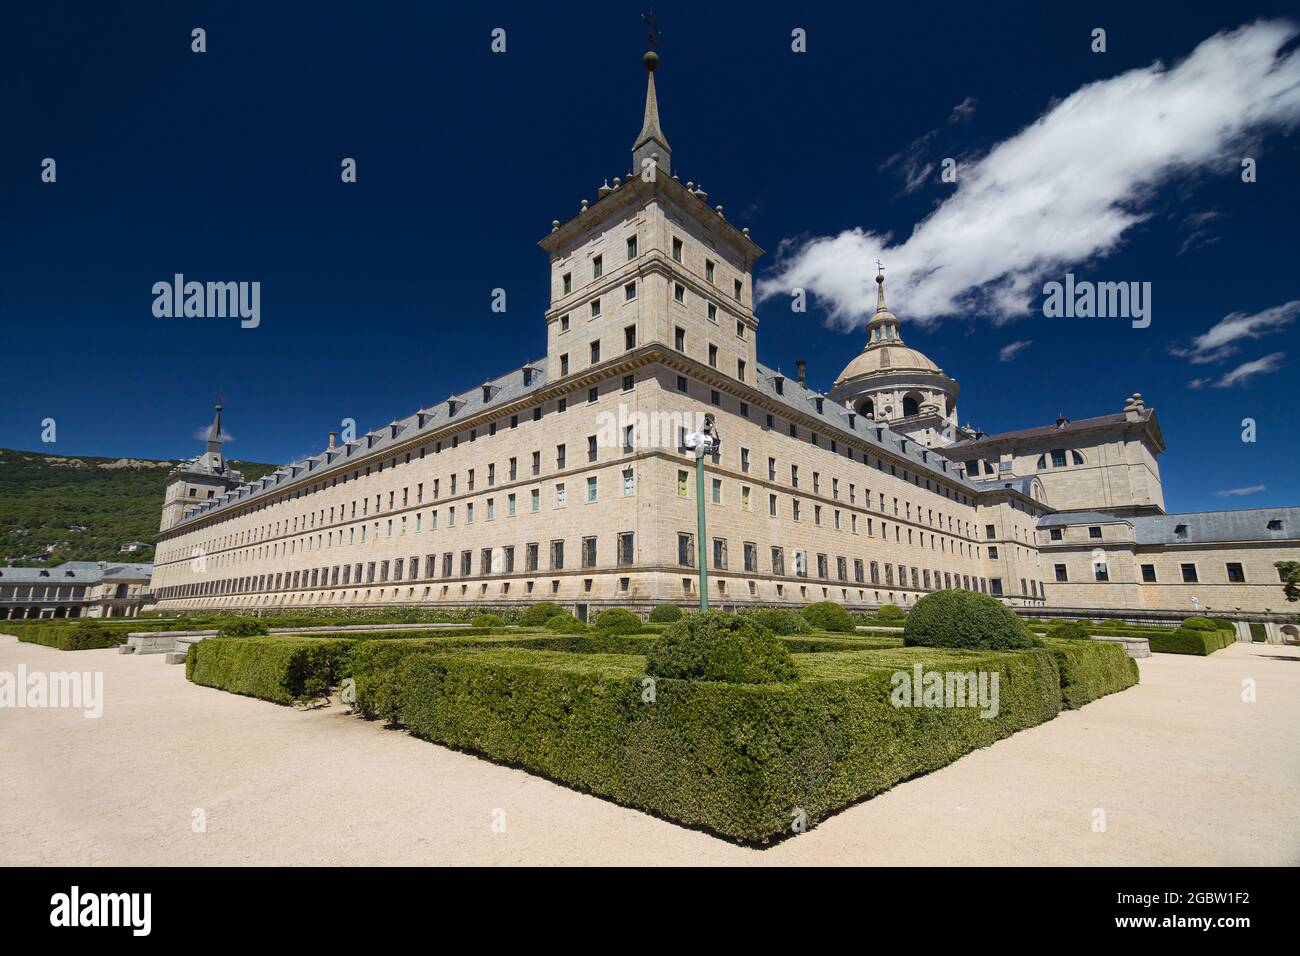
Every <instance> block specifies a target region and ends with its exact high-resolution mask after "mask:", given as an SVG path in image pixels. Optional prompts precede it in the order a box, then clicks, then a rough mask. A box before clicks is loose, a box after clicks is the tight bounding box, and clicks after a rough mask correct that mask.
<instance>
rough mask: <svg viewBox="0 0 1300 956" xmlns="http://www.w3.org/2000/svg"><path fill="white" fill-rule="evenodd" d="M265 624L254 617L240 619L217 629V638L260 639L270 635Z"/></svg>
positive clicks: (228, 622)
mask: <svg viewBox="0 0 1300 956" xmlns="http://www.w3.org/2000/svg"><path fill="white" fill-rule="evenodd" d="M269 633H270V630H269V629H268V628H267V626H266V625H265V624H263V623H262V622H261V621H259V620H257V618H253V617H240V618H236V619H235V620H233V621H227V622H225V623H224V624H222V625H221V626H220V627H218V628H217V637H260V636H262V635H263V634H269Z"/></svg>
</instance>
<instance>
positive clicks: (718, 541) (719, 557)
mask: <svg viewBox="0 0 1300 956" xmlns="http://www.w3.org/2000/svg"><path fill="white" fill-rule="evenodd" d="M713 566H714V567H715V568H717V569H719V570H722V571H725V570H726V569H727V539H726V538H714V539H713Z"/></svg>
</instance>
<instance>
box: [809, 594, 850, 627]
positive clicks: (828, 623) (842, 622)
mask: <svg viewBox="0 0 1300 956" xmlns="http://www.w3.org/2000/svg"><path fill="white" fill-rule="evenodd" d="M802 613H803V618H804V620H805V621H807V622H808V623H809V624H811V625H812V626H813V627H815V628H817V630H819V631H839V632H841V633H846V634H852V633H853V629H854V628H855V627H856V626H857V625H856V624H855V623H854V621H853V615H852V614H850V613H849V612H848V611H846V610H845V609H844V608H843V607H841V606H840V605H838V604H836V603H835V602H834V601H818V602H817V603H816V604H809V605H808V606H807V607H806V608H804V609H803V611H802Z"/></svg>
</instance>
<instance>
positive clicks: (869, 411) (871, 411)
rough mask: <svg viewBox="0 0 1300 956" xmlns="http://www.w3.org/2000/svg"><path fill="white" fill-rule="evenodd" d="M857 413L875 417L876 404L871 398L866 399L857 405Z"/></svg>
mask: <svg viewBox="0 0 1300 956" xmlns="http://www.w3.org/2000/svg"><path fill="white" fill-rule="evenodd" d="M858 414H859V415H863V416H865V417H867V418H875V417H876V404H875V402H873V401H872V400H871V399H869V398H868V399H866V400H865V401H863V402H861V403H860V404H859V405H858Z"/></svg>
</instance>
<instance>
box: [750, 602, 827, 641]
mask: <svg viewBox="0 0 1300 956" xmlns="http://www.w3.org/2000/svg"><path fill="white" fill-rule="evenodd" d="M749 619H750V620H751V621H754V622H755V623H757V624H761V625H762V626H763V627H765V628H767V629H768V630H769V631H771V632H772V633H773V634H778V635H780V636H782V637H785V636H788V635H790V634H811V633H812V627H811V626H810V625H809V624H808V622H807V621H806V620H804V618H803V616H802V615H800V614H799V613H798V612H797V611H791V610H790V609H788V608H784V607H765V608H763V609H762V610H761V611H754V612H753V613H752V614H750V615H749Z"/></svg>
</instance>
